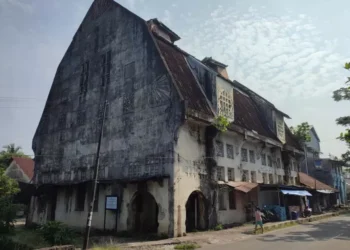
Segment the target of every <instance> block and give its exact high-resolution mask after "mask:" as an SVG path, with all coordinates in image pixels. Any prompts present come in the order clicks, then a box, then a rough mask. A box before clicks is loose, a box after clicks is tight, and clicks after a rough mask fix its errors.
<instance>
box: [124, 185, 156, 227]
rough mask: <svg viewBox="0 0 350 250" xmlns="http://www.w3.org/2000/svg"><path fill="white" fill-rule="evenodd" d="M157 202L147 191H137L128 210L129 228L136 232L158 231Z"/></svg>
mask: <svg viewBox="0 0 350 250" xmlns="http://www.w3.org/2000/svg"><path fill="white" fill-rule="evenodd" d="M158 212H159V211H158V204H157V202H156V200H155V199H154V197H153V196H152V195H151V194H150V193H149V192H140V191H137V192H136V193H135V194H134V196H133V198H132V201H131V206H130V210H129V216H130V225H129V227H131V228H129V229H131V231H133V232H136V233H157V232H158Z"/></svg>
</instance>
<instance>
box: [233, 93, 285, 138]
mask: <svg viewBox="0 0 350 250" xmlns="http://www.w3.org/2000/svg"><path fill="white" fill-rule="evenodd" d="M233 100H234V112H235V119H234V122H233V124H235V125H237V126H240V127H242V128H245V129H248V130H250V131H253V130H254V131H256V132H257V133H258V134H259V135H262V136H266V137H269V138H272V139H274V140H277V141H278V139H277V137H276V136H275V135H274V134H273V133H272V132H271V131H270V130H269V129H268V128H266V126H264V124H263V122H262V121H261V119H260V118H259V112H258V110H257V108H256V106H255V104H254V102H253V100H252V99H251V98H250V97H249V96H248V95H245V94H243V93H241V92H239V91H237V90H236V91H234V98H233Z"/></svg>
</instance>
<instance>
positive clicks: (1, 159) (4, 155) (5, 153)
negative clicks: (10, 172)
mask: <svg viewBox="0 0 350 250" xmlns="http://www.w3.org/2000/svg"><path fill="white" fill-rule="evenodd" d="M2 148H3V149H4V150H2V151H1V152H0V169H5V168H7V167H8V166H9V164H10V163H11V161H12V157H15V156H20V157H28V156H27V155H25V154H24V153H23V152H22V148H21V147H17V146H16V145H15V144H14V143H11V144H9V145H5V146H3V147H2Z"/></svg>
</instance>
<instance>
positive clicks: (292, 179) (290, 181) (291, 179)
mask: <svg viewBox="0 0 350 250" xmlns="http://www.w3.org/2000/svg"><path fill="white" fill-rule="evenodd" d="M289 184H290V185H293V184H294V178H293V177H290V178H289Z"/></svg>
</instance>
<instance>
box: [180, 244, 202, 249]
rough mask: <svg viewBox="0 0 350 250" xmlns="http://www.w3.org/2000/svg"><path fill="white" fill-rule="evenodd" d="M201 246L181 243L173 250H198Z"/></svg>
mask: <svg viewBox="0 0 350 250" xmlns="http://www.w3.org/2000/svg"><path fill="white" fill-rule="evenodd" d="M200 247H201V246H200V245H198V244H195V243H183V244H179V245H176V246H175V247H174V249H182V250H191V249H197V248H200Z"/></svg>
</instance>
